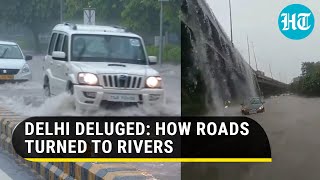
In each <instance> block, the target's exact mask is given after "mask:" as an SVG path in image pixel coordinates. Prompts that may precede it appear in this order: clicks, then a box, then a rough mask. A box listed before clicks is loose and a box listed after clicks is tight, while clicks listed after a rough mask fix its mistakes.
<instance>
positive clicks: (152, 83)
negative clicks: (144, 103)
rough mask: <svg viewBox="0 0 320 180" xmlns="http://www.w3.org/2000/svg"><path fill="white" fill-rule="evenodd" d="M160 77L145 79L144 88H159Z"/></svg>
mask: <svg viewBox="0 0 320 180" xmlns="http://www.w3.org/2000/svg"><path fill="white" fill-rule="evenodd" d="M161 81H162V78H161V77H154V76H152V77H148V78H147V79H146V87H147V88H161Z"/></svg>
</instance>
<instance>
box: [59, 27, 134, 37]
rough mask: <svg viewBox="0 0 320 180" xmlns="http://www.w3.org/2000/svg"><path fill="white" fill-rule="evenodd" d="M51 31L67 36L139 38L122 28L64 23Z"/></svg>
mask: <svg viewBox="0 0 320 180" xmlns="http://www.w3.org/2000/svg"><path fill="white" fill-rule="evenodd" d="M53 31H62V32H66V33H68V34H71V35H72V34H101V35H116V36H129V37H139V38H140V36H138V35H136V34H133V33H130V32H127V31H126V30H125V29H124V28H121V27H119V26H97V25H82V24H81V25H80V24H71V23H64V24H58V25H56V26H55V27H54V28H53Z"/></svg>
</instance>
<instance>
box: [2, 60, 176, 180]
mask: <svg viewBox="0 0 320 180" xmlns="http://www.w3.org/2000/svg"><path fill="white" fill-rule="evenodd" d="M28 63H29V65H30V68H31V70H32V81H30V82H26V83H21V84H2V85H0V102H1V104H2V106H6V107H7V108H9V109H10V110H11V111H13V112H16V113H18V114H21V115H24V116H39V115H40V116H41V115H44V116H49V115H50V116H63V115H70V116H81V115H82V114H79V113H77V112H76V111H75V110H74V109H73V106H72V98H71V97H70V96H69V95H67V94H61V95H59V96H56V97H52V98H50V99H46V98H45V97H44V94H43V90H42V80H43V70H42V63H43V56H35V57H34V58H33V60H31V61H29V62H28ZM154 68H155V69H157V70H158V71H159V72H160V74H161V75H162V77H163V81H164V83H165V85H164V86H165V87H164V88H165V90H166V103H167V104H166V106H165V107H163V108H162V109H155V108H150V109H147V110H142V109H139V108H128V109H124V110H118V111H108V110H100V111H98V112H96V113H94V114H86V115H89V116H90V115H92V116H98V115H99V116H135V115H138V116H146V115H167V116H175V115H176V116H179V115H180V114H181V95H180V93H181V83H180V82H181V68H180V65H168V64H164V65H162V66H161V67H160V66H159V65H157V66H154ZM12 161H13V160H12ZM0 163H2V156H1V153H0ZM132 164H133V165H136V166H137V168H139V169H140V170H144V171H147V172H149V173H151V174H153V176H154V177H155V178H158V179H170V180H171V179H172V180H178V179H180V163H132ZM11 169H13V170H14V169H16V167H12V168H11ZM1 170H2V169H1V166H0V180H2V176H1ZM13 179H20V178H13Z"/></svg>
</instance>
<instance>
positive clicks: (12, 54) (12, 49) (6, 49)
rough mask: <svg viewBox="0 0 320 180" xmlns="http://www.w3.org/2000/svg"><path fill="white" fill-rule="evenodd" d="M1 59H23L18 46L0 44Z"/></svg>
mask: <svg viewBox="0 0 320 180" xmlns="http://www.w3.org/2000/svg"><path fill="white" fill-rule="evenodd" d="M0 59H23V56H22V53H21V51H20V49H19V47H18V46H17V45H6V44H0Z"/></svg>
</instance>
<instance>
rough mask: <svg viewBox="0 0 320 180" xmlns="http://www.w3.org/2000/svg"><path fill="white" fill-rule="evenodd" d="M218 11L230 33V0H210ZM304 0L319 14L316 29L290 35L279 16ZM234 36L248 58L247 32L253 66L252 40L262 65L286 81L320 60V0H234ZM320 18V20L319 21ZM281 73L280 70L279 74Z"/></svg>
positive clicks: (304, 3) (224, 26) (218, 17)
mask: <svg viewBox="0 0 320 180" xmlns="http://www.w3.org/2000/svg"><path fill="white" fill-rule="evenodd" d="M207 2H208V4H209V5H210V7H211V9H212V11H213V13H214V15H215V16H216V17H217V19H218V20H219V22H220V24H221V25H222V27H223V28H224V30H225V32H226V33H228V35H229V37H230V23H229V3H228V0H207ZM292 3H300V4H303V5H305V6H307V7H309V8H310V9H311V11H312V12H313V14H314V17H315V27H314V30H313V32H312V33H311V34H310V35H309V36H308V37H307V38H305V39H302V40H298V41H295V40H291V39H288V38H286V37H285V36H284V35H282V33H281V32H280V30H279V28H278V16H279V14H280V12H281V11H282V9H283V8H285V7H286V6H287V5H289V4H292ZM231 5H232V19H233V39H234V44H235V46H236V48H237V49H238V50H239V51H240V52H241V54H242V56H243V57H244V58H245V59H246V61H248V59H249V58H248V48H247V35H248V37H249V41H250V46H251V66H252V67H253V68H255V63H254V58H253V50H252V45H251V42H253V43H254V48H255V54H256V57H257V61H258V68H259V70H262V71H264V72H265V74H266V75H267V76H271V75H270V70H269V64H270V65H271V70H272V74H273V77H274V78H275V79H278V80H279V79H280V77H281V81H283V82H286V81H287V82H290V81H291V80H292V78H294V77H296V76H299V75H300V74H301V71H300V68H301V63H302V62H304V61H320V56H319V54H320V47H319V44H320V26H319V23H320V1H318V0H317V1H315V0H295V1H294V2H293V1H292V0H281V1H279V0H231ZM318 19H319V21H318ZM279 73H280V74H279Z"/></svg>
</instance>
